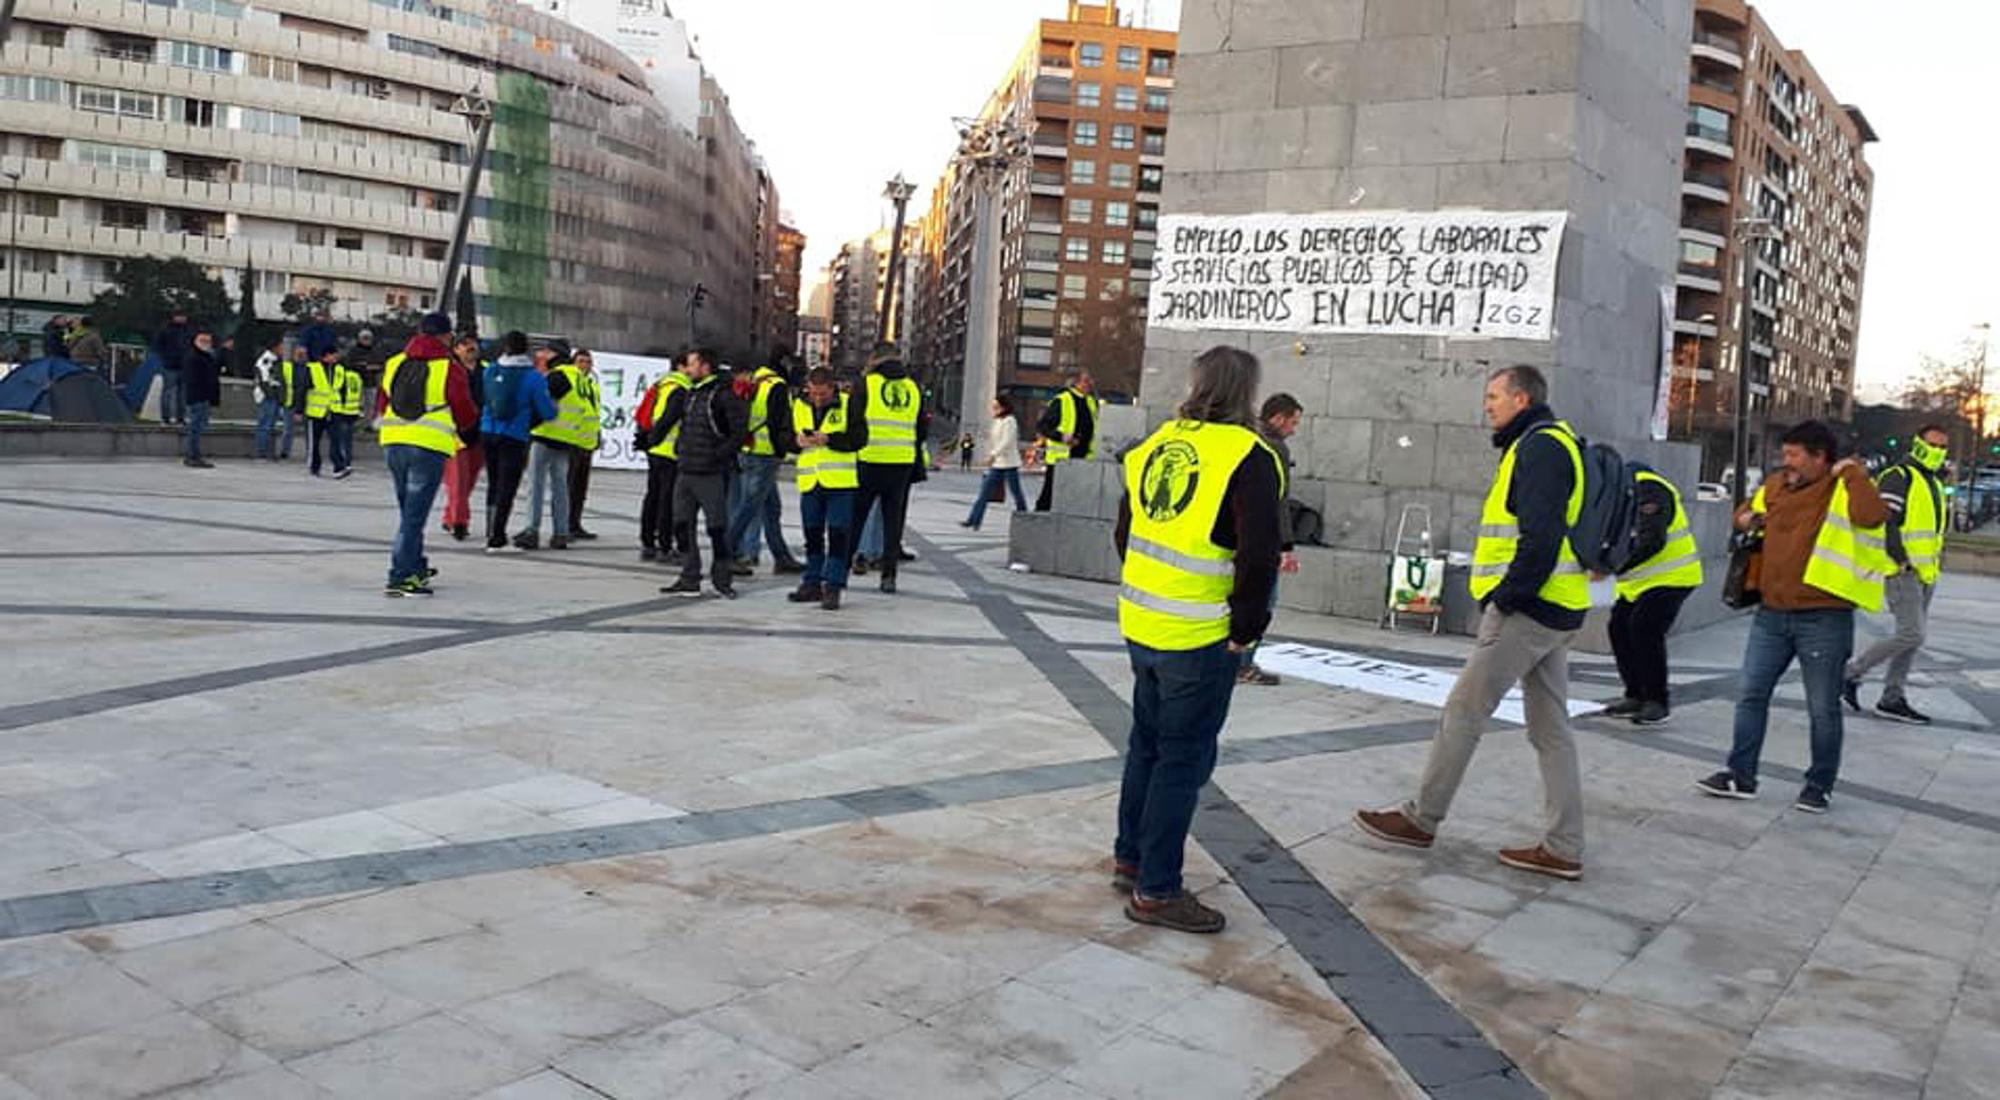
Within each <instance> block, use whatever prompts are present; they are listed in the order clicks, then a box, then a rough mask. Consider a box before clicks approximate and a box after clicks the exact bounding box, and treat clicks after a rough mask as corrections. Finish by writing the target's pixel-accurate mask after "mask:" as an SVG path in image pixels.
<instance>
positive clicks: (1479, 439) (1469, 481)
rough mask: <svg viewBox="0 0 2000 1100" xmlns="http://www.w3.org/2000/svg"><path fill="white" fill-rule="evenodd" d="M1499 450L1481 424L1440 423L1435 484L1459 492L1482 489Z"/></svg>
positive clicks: (1491, 472) (1479, 490)
mask: <svg viewBox="0 0 2000 1100" xmlns="http://www.w3.org/2000/svg"><path fill="white" fill-rule="evenodd" d="M1498 456H1499V452H1498V451H1495V450H1494V449H1493V436H1492V433H1491V432H1489V431H1487V430H1486V429H1485V428H1484V427H1473V426H1470V425H1464V424H1445V425H1440V426H1439V427H1438V430H1437V480H1436V482H1435V484H1436V485H1437V487H1438V488H1440V489H1444V490H1447V491H1450V492H1458V493H1483V492H1485V491H1486V485H1487V482H1488V481H1489V480H1490V479H1491V478H1492V476H1493V464H1494V461H1495V460H1496V459H1497V457H1498Z"/></svg>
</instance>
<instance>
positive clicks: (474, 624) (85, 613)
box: [0, 550, 507, 630]
mask: <svg viewBox="0 0 2000 1100" xmlns="http://www.w3.org/2000/svg"><path fill="white" fill-rule="evenodd" d="M313 552H314V553H316V554H324V553H327V552H328V551H325V550H315V551H313ZM0 615H46V616H52V617H57V618H78V619H164V620H169V621H176V622H213V623H269V624H273V625H277V626H382V627H408V628H410V629H414V630H477V629H480V628H482V627H488V626H506V625H507V624H506V623H504V622H501V621H499V620H495V619H447V618H436V619H434V618H429V617H426V616H422V615H341V614H328V613H325V612H317V611H233V610H229V609H226V608H197V607H189V608H181V607H119V606H93V605H87V604H86V605H77V604H36V603H5V604H0Z"/></svg>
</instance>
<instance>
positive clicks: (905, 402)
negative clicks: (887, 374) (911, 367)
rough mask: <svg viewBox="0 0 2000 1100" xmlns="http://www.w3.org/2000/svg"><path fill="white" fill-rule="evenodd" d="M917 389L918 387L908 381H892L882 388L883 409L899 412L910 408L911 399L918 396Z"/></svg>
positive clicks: (901, 379) (902, 379) (898, 379)
mask: <svg viewBox="0 0 2000 1100" xmlns="http://www.w3.org/2000/svg"><path fill="white" fill-rule="evenodd" d="M916 389H917V387H916V385H915V384H914V383H912V382H910V381H909V380H908V379H904V378H894V379H890V380H889V381H888V382H887V383H886V384H885V385H883V387H882V405H883V407H885V408H889V409H894V410H896V411H897V412H901V411H903V410H904V409H907V408H909V407H910V401H911V399H912V398H914V397H915V396H916Z"/></svg>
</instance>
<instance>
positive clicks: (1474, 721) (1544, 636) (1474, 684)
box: [1403, 607, 1583, 861]
mask: <svg viewBox="0 0 2000 1100" xmlns="http://www.w3.org/2000/svg"><path fill="white" fill-rule="evenodd" d="M1575 636H1576V632H1575V631H1572V630H1551V629H1549V628H1548V627H1545V626H1543V625H1542V624H1540V623H1538V622H1536V621H1535V620H1533V619H1531V618H1529V617H1528V616H1526V615H1506V614H1502V613H1501V612H1500V611H1499V610H1498V609H1497V608H1492V607H1488V608H1487V609H1486V614H1485V615H1484V616H1483V617H1482V618H1481V619H1480V620H1479V641H1478V644H1477V645H1476V646H1475V647H1474V648H1473V650H1472V656H1471V658H1470V659H1468V660H1467V661H1466V662H1465V669H1464V671H1462V672H1460V673H1459V674H1458V683H1457V685H1456V686H1454V687H1453V688H1452V689H1451V696H1450V698H1448V699H1446V700H1445V704H1444V716H1443V717H1442V718H1441V719H1439V721H1438V731H1437V734H1436V735H1435V736H1434V737H1432V738H1431V755H1430V759H1429V761H1427V762H1426V763H1425V764H1424V777H1423V781H1422V783H1421V785H1420V786H1419V787H1418V788H1417V797H1415V798H1414V799H1411V800H1410V801H1408V802H1406V803H1404V804H1403V816H1405V817H1407V818H1409V819H1410V820H1411V821H1414V822H1416V823H1417V824H1418V825H1420V826H1422V827H1423V829H1424V830H1425V831H1426V832H1431V833H1435V832H1437V830H1438V826H1439V825H1440V824H1441V823H1443V821H1444V818H1445V814H1446V813H1447V812H1448V811H1450V809H1451V800H1452V798H1453V797H1454V796H1455V795H1457V794H1458V784H1459V781H1460V780H1462V779H1464V778H1465V769H1466V766H1467V765H1469V764H1471V763H1472V754H1473V751H1474V750H1475V749H1477V748H1478V747H1479V737H1480V734H1482V733H1484V732H1485V729H1486V722H1487V720H1488V719H1490V718H1492V717H1493V712H1494V711H1495V710H1497V709H1499V707H1500V701H1501V699H1502V698H1504V697H1505V696H1506V694H1507V692H1508V691H1509V690H1511V689H1512V688H1513V686H1514V685H1515V684H1516V683H1519V684H1520V685H1521V694H1522V695H1523V697H1524V703H1525V706H1524V707H1523V709H1524V711H1525V712H1526V717H1527V719H1528V743H1529V744H1530V745H1533V746H1534V749H1535V755H1536V756H1537V757H1538V758H1539V760H1540V763H1541V769H1542V811H1543V815H1544V817H1545V818H1546V821H1547V826H1546V830H1547V831H1546V833H1545V835H1544V836H1543V838H1542V845H1543V847H1545V848H1547V849H1548V850H1549V851H1550V852H1551V853H1552V854H1554V855H1557V856H1560V857H1562V858H1563V859H1573V860H1579V861H1580V860H1582V859H1583V778H1582V776H1581V774H1580V772H1579V769H1578V766H1577V758H1576V738H1575V735H1573V734H1572V733H1571V732H1570V728H1569V705H1568V704H1569V643H1570V640H1571V639H1572V638H1574V637H1575Z"/></svg>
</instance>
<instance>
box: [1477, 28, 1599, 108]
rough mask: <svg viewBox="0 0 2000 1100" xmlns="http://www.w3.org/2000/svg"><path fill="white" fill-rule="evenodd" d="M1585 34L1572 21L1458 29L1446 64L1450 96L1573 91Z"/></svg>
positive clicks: (1575, 85)
mask: <svg viewBox="0 0 2000 1100" xmlns="http://www.w3.org/2000/svg"><path fill="white" fill-rule="evenodd" d="M1581 44H1582V36H1581V35H1579V34H1578V33H1577V29H1576V28H1575V27H1572V26H1564V25H1561V24H1556V25H1552V26H1541V27H1510V28H1507V29H1504V30H1488V31H1475V32H1471V33H1467V34H1455V35H1453V36H1452V38H1451V51H1450V61H1449V64H1448V65H1447V66H1446V69H1445V80H1444V94H1445V95H1447V96H1494V95H1537V94H1546V93H1550V92H1569V91H1575V90H1576V87H1577V68H1578V52H1579V51H1580V49H1581Z"/></svg>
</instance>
